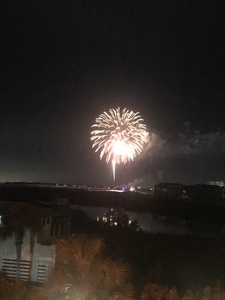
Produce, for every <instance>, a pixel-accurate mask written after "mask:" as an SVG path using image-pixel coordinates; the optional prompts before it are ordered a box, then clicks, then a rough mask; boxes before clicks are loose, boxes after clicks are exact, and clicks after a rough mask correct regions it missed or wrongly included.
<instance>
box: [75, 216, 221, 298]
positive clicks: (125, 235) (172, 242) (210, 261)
mask: <svg viewBox="0 0 225 300" xmlns="http://www.w3.org/2000/svg"><path fill="white" fill-rule="evenodd" d="M72 232H74V233H75V234H80V233H82V234H84V233H85V234H88V235H91V236H100V237H101V238H102V239H103V240H104V241H105V243H106V245H107V247H108V249H109V250H110V253H111V255H113V257H114V258H116V259H123V260H124V261H126V262H127V263H128V265H129V266H130V267H131V270H132V272H131V273H132V280H133V282H132V283H133V285H134V286H135V288H136V289H137V290H138V291H141V290H142V289H143V287H144V286H145V285H146V284H147V283H148V282H151V283H155V284H157V285H162V286H176V287H177V289H178V291H180V292H181V293H182V292H184V291H185V290H186V289H191V290H192V291H193V292H196V291H197V290H199V289H201V288H204V287H205V286H207V285H211V286H214V285H215V284H216V282H218V281H220V282H223V283H224V282H225V272H224V268H225V260H224V253H225V239H224V238H213V237H211V238H206V237H199V236H198V237H193V236H186V235H168V234H147V233H144V232H142V231H136V228H135V229H133V228H131V227H129V226H121V227H117V226H110V225H108V226H107V224H104V223H103V222H96V221H93V220H90V219H89V218H88V217H87V216H86V215H85V213H84V212H82V211H76V212H75V218H74V219H73V222H72Z"/></svg>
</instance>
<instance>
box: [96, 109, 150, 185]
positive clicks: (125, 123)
mask: <svg viewBox="0 0 225 300" xmlns="http://www.w3.org/2000/svg"><path fill="white" fill-rule="evenodd" d="M143 121H144V120H143V119H142V118H141V116H140V114H139V113H138V112H137V113H134V112H133V111H129V110H127V109H126V108H124V109H123V110H122V113H121V111H120V108H119V107H118V108H117V109H110V110H109V112H108V113H107V112H103V113H102V114H101V115H100V116H99V117H97V118H96V123H95V124H94V125H92V126H91V127H92V128H95V130H93V131H92V132H91V141H92V142H93V145H92V148H96V149H95V152H97V151H100V159H102V158H103V157H104V156H105V157H106V162H107V163H108V162H109V161H111V162H112V166H113V178H114V181H115V165H116V164H119V163H121V162H122V163H124V164H125V163H127V162H128V161H132V160H133V159H134V158H135V157H136V155H138V154H140V153H141V151H142V149H143V145H144V144H145V143H146V142H147V141H148V132H147V131H146V125H145V124H143Z"/></svg>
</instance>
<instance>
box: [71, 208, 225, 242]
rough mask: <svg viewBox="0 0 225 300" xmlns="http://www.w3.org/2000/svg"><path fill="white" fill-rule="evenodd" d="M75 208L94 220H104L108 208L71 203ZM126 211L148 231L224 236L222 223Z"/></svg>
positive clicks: (141, 227)
mask: <svg viewBox="0 0 225 300" xmlns="http://www.w3.org/2000/svg"><path fill="white" fill-rule="evenodd" d="M70 207H71V208H72V209H73V210H82V211H84V212H85V213H86V214H87V216H88V217H89V218H91V219H92V220H103V218H104V216H105V214H106V212H107V211H108V208H104V207H94V206H82V205H70ZM124 212H125V213H126V214H127V215H128V216H129V217H130V219H131V221H134V220H136V221H137V222H138V224H139V226H140V229H141V230H143V231H144V232H147V233H167V234H183V235H193V236H222V235H224V233H225V232H224V227H223V226H222V225H221V224H215V223H209V222H207V223H206V222H205V223H204V222H203V221H201V222H200V221H196V220H195V221H193V220H192V221H189V220H185V219H181V218H176V217H170V216H165V215H159V214H152V213H149V212H134V211H127V210H124Z"/></svg>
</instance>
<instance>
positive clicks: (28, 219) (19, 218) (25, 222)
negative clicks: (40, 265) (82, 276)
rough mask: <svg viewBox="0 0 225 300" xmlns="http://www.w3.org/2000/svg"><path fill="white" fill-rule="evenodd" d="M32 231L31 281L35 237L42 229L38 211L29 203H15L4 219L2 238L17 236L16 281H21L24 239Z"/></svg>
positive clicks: (1, 229)
mask: <svg viewBox="0 0 225 300" xmlns="http://www.w3.org/2000/svg"><path fill="white" fill-rule="evenodd" d="M27 229H29V231H30V269H29V280H30V279H31V270H32V259H33V251H34V243H35V240H34V236H35V234H36V233H37V232H38V230H39V229H40V224H39V218H38V217H36V210H35V208H34V207H33V206H32V205H28V204H27V203H16V204H15V203H13V205H8V207H7V216H6V218H4V226H3V227H1V228H0V236H1V237H2V238H3V239H6V238H8V237H12V236H13V235H14V236H15V245H16V258H17V273H16V279H17V280H19V278H20V276H19V271H20V262H21V253H22V245H23V239H24V235H25V232H26V230H27Z"/></svg>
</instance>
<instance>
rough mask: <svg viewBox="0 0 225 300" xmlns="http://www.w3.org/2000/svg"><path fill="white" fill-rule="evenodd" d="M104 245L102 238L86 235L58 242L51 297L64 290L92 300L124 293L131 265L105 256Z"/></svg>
mask: <svg viewBox="0 0 225 300" xmlns="http://www.w3.org/2000/svg"><path fill="white" fill-rule="evenodd" d="M103 245H104V243H103V240H102V239H100V238H96V237H88V236H86V235H79V236H76V237H75V238H72V239H69V240H67V241H66V240H60V241H58V242H57V248H56V269H55V273H54V274H53V276H52V279H51V280H50V282H49V283H48V284H47V288H48V290H49V292H50V294H51V296H53V297H56V295H59V294H60V293H61V294H64V295H65V297H67V299H78V300H88V299H96V298H97V299H112V298H113V297H114V296H116V293H118V295H119V293H120V294H121V295H122V294H123V290H122V289H123V288H124V287H125V286H126V280H127V276H128V267H127V265H126V264H124V263H118V262H115V261H114V260H112V259H110V258H104V255H103ZM126 288H127V287H126ZM129 291H131V290H130V289H129ZM130 294H131V293H130ZM120 298H121V297H118V299H120ZM121 299H122V298H121ZM123 299H124V298H123ZM129 299H131V297H130V298H129Z"/></svg>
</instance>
